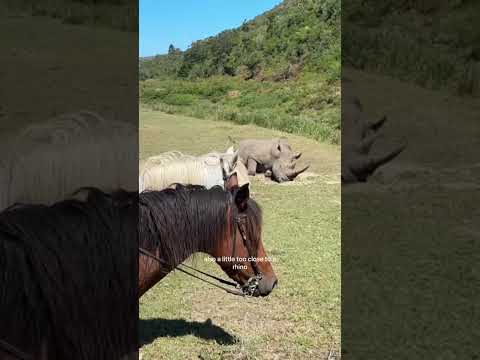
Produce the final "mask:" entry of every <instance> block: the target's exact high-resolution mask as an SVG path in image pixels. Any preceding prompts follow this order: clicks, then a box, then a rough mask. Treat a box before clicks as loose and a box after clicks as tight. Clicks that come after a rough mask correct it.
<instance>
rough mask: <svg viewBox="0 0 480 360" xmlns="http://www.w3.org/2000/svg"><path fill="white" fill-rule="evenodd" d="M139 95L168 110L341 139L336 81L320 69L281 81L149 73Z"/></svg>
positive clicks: (174, 112) (309, 135)
mask: <svg viewBox="0 0 480 360" xmlns="http://www.w3.org/2000/svg"><path fill="white" fill-rule="evenodd" d="M140 101H141V102H142V104H144V105H146V106H149V107H150V108H152V109H154V110H159V111H163V112H166V113H170V114H182V115H188V116H194V117H197V118H203V119H210V120H224V121H231V122H233V123H236V124H255V125H258V126H261V127H264V128H269V129H277V130H282V131H285V132H288V133H291V134H299V135H304V136H307V137H309V138H312V139H315V140H320V141H329V142H332V143H338V142H339V139H340V88H339V83H338V82H331V81H330V80H329V79H326V78H323V77H322V76H321V75H319V74H313V73H303V74H302V75H301V76H300V77H299V79H297V80H291V81H286V82H271V81H263V82H259V81H254V80H251V81H245V80H242V79H241V78H239V77H229V76H216V77H211V78H208V79H199V80H194V81H192V80H174V79H170V80H167V79H164V80H161V79H150V80H146V81H142V82H140Z"/></svg>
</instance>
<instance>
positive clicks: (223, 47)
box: [139, 0, 341, 142]
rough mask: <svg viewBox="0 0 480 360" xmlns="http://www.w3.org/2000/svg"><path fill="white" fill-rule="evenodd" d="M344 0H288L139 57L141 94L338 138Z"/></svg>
mask: <svg viewBox="0 0 480 360" xmlns="http://www.w3.org/2000/svg"><path fill="white" fill-rule="evenodd" d="M340 20H341V13H340V1H339V0H285V1H284V2H282V3H281V4H280V5H278V6H277V7H275V8H273V9H272V10H270V11H268V12H266V13H264V14H261V15H259V16H257V17H256V18H254V19H252V20H250V21H247V22H245V23H244V24H243V25H242V26H240V27H239V28H236V29H232V30H226V31H223V32H222V33H220V34H218V35H216V36H213V37H210V38H207V39H204V40H199V41H196V42H194V43H193V44H192V45H191V46H190V48H188V49H187V50H186V51H180V50H179V49H176V48H175V47H174V46H173V45H172V46H171V47H170V49H169V52H168V54H165V55H157V56H155V57H154V58H150V59H145V58H144V59H141V60H140V62H139V78H140V80H141V83H140V99H141V101H142V103H144V104H147V105H150V106H152V107H154V108H155V109H157V110H161V111H164V112H169V113H180V114H185V115H190V116H195V117H200V118H210V119H219V120H228V121H233V122H236V123H240V124H244V123H255V124H257V125H260V126H263V127H269V128H275V129H279V130H284V131H288V132H291V133H298V134H302V135H306V136H308V137H311V138H314V139H316V140H328V141H332V142H337V141H338V139H339V129H340V48H341V45H340V22H341V21H340Z"/></svg>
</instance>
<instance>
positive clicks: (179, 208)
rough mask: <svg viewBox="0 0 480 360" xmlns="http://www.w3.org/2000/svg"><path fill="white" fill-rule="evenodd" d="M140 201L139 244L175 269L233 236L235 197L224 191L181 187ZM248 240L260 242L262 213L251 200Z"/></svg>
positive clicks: (149, 193)
mask: <svg viewBox="0 0 480 360" xmlns="http://www.w3.org/2000/svg"><path fill="white" fill-rule="evenodd" d="M139 196H140V199H139V221H140V226H139V242H140V246H141V247H143V248H145V249H147V250H150V251H155V250H157V249H158V250H159V254H160V256H161V257H162V259H164V260H165V261H166V262H167V263H169V264H170V266H171V268H172V269H173V268H174V267H175V266H176V265H177V264H179V263H181V262H183V261H184V260H185V259H186V258H188V257H189V256H190V255H191V254H194V253H197V252H205V251H207V250H208V249H212V248H213V247H214V246H215V245H216V244H217V243H218V242H219V241H221V240H222V239H223V238H224V237H225V235H226V234H229V233H230V231H231V230H230V229H229V225H231V218H229V217H228V216H229V215H230V216H233V215H235V214H236V211H237V210H236V206H232V205H233V202H232V195H231V194H230V192H228V191H224V190H223V189H222V188H221V187H213V188H211V189H206V188H205V187H203V186H198V185H188V186H184V185H180V184H176V186H175V188H168V189H165V190H162V191H145V192H143V193H141V194H140V195H139ZM245 213H246V215H247V221H248V225H247V236H248V237H249V239H251V241H253V242H255V243H258V241H260V233H261V223H262V211H261V209H260V207H259V206H258V204H257V203H256V202H255V201H254V200H253V199H249V201H248V206H247V210H246V212H245Z"/></svg>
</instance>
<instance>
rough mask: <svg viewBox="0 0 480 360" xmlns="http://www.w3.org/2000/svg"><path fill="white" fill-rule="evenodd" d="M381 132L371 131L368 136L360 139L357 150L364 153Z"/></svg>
mask: <svg viewBox="0 0 480 360" xmlns="http://www.w3.org/2000/svg"><path fill="white" fill-rule="evenodd" d="M381 136H382V134H378V133H373V134H371V135H369V136H367V137H366V138H365V139H363V140H362V142H361V143H360V145H359V147H358V148H359V151H360V152H361V153H362V154H366V153H368V152H369V151H370V148H371V147H372V145H373V143H374V142H375V141H376V140H377V139H378V138H379V137H381Z"/></svg>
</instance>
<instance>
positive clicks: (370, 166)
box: [365, 144, 407, 174]
mask: <svg viewBox="0 0 480 360" xmlns="http://www.w3.org/2000/svg"><path fill="white" fill-rule="evenodd" d="M406 147H407V145H406V144H402V145H400V146H399V147H397V148H396V149H394V150H393V151H391V152H389V153H388V154H385V155H380V156H375V157H371V158H369V159H368V161H367V164H366V169H365V170H366V171H367V172H369V173H370V174H371V173H373V172H374V171H375V170H376V169H377V168H378V167H379V166H382V165H384V164H386V163H388V162H389V161H391V160H393V159H395V158H396V157H397V156H398V155H399V154H400V153H401V152H402V151H403V150H405V148H406Z"/></svg>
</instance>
